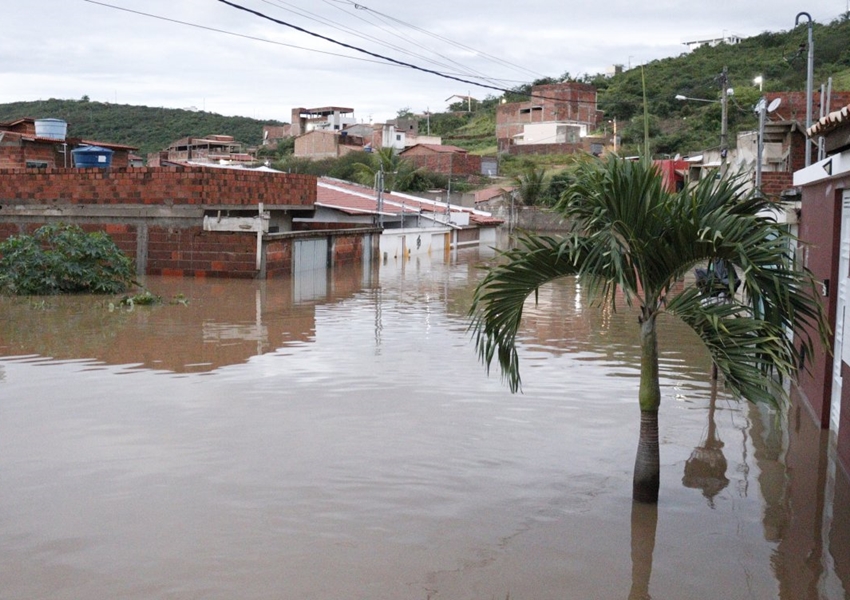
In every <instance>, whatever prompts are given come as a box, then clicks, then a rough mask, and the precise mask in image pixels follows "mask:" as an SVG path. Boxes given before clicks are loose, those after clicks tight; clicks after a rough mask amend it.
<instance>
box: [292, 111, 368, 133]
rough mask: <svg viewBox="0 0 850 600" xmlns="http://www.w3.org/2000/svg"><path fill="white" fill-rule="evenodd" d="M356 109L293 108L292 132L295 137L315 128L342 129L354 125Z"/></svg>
mask: <svg viewBox="0 0 850 600" xmlns="http://www.w3.org/2000/svg"><path fill="white" fill-rule="evenodd" d="M355 123H357V120H356V119H355V118H354V109H353V108H345V107H343V106H322V107H319V108H293V109H292V122H291V125H290V133H291V135H293V136H294V137H298V136H300V135H304V134H305V133H309V132H310V131H313V130H315V129H323V130H325V131H342V130H343V129H345V128H346V127H347V126H349V125H354V124H355Z"/></svg>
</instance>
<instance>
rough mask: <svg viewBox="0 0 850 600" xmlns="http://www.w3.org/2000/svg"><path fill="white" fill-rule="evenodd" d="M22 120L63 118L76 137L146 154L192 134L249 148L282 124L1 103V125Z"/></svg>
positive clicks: (174, 112)
mask: <svg viewBox="0 0 850 600" xmlns="http://www.w3.org/2000/svg"><path fill="white" fill-rule="evenodd" d="M21 117H33V118H36V119H42V118H48V117H50V118H57V119H63V120H65V121H67V122H68V135H69V136H71V137H80V138H84V139H92V140H100V141H104V142H114V143H119V144H129V145H131V146H137V147H138V148H139V153H140V154H141V155H142V156H144V155H146V154H147V153H149V152H156V151H158V150H162V149H164V148H166V147H167V146H168V145H169V144H170V143H171V142H173V141H175V140H178V139H180V138H182V137H186V136H190V135H191V136H204V135H213V134H222V135H232V136H233V137H234V138H235V139H236V140H238V141H240V142H242V143H243V144H246V145H258V144H260V142H261V141H262V139H263V125H269V124H280V123H278V122H277V121H258V120H257V119H249V118H247V117H225V116H223V115H219V114H215V113H209V112H204V111H191V110H180V109H173V108H152V107H147V106H131V105H127V104H109V103H105V102H90V101H89V100H87V99H86V98H83V99H82V100H56V99H54V98H51V99H50V100H40V101H37V102H13V103H9V104H0V122H4V121H12V120H14V119H19V118H21Z"/></svg>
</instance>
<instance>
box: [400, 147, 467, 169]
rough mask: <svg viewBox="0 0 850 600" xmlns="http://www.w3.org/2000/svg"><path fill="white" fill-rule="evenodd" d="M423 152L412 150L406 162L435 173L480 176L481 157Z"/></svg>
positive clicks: (430, 151) (408, 153)
mask: <svg viewBox="0 0 850 600" xmlns="http://www.w3.org/2000/svg"><path fill="white" fill-rule="evenodd" d="M419 150H422V152H421V153H420V152H416V150H412V151H409V152H405V153H404V155H403V156H404V158H405V160H409V161H410V162H411V163H413V165H414V166H415V167H416V168H417V169H428V170H429V171H433V172H434V173H443V174H445V175H448V174H449V173H451V174H452V175H480V174H481V157H480V156H476V155H472V154H449V153H448V152H434V151H432V150H427V149H424V148H420V149H419Z"/></svg>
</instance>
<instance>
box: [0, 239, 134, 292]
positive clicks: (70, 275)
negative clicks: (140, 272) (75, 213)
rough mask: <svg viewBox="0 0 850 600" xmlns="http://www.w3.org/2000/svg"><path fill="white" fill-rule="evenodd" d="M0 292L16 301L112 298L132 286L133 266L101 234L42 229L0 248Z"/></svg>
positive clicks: (113, 244) (10, 241)
mask: <svg viewBox="0 0 850 600" xmlns="http://www.w3.org/2000/svg"><path fill="white" fill-rule="evenodd" d="M0 256H2V257H1V258H0V292H2V293H4V294H17V295H50V294H75V293H89V294H118V293H121V292H123V291H125V290H126V289H127V288H128V287H129V286H130V285H131V284H132V283H133V276H134V273H133V262H132V261H131V260H130V258H129V257H128V256H126V255H125V254H124V253H123V252H121V250H119V249H118V247H117V246H116V245H115V243H114V242H113V241H112V239H110V238H109V236H107V235H106V234H105V233H103V232H94V233H86V232H84V231H83V230H82V229H80V228H79V227H78V226H76V225H65V224H56V225H45V226H43V227H40V228H39V229H37V230H36V231H35V232H34V233H33V234H32V235H26V234H24V235H17V236H12V237H10V238H9V239H7V240H6V241H5V242H3V243H0Z"/></svg>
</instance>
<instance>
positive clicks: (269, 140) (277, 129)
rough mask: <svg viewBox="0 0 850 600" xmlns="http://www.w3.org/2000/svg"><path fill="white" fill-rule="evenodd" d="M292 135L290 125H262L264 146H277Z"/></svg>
mask: <svg viewBox="0 0 850 600" xmlns="http://www.w3.org/2000/svg"><path fill="white" fill-rule="evenodd" d="M291 137H292V125H290V124H289V123H285V124H283V125H263V146H264V147H266V148H277V145H278V144H279V143H280V142H281V141H283V140H285V139H288V138H291Z"/></svg>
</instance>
